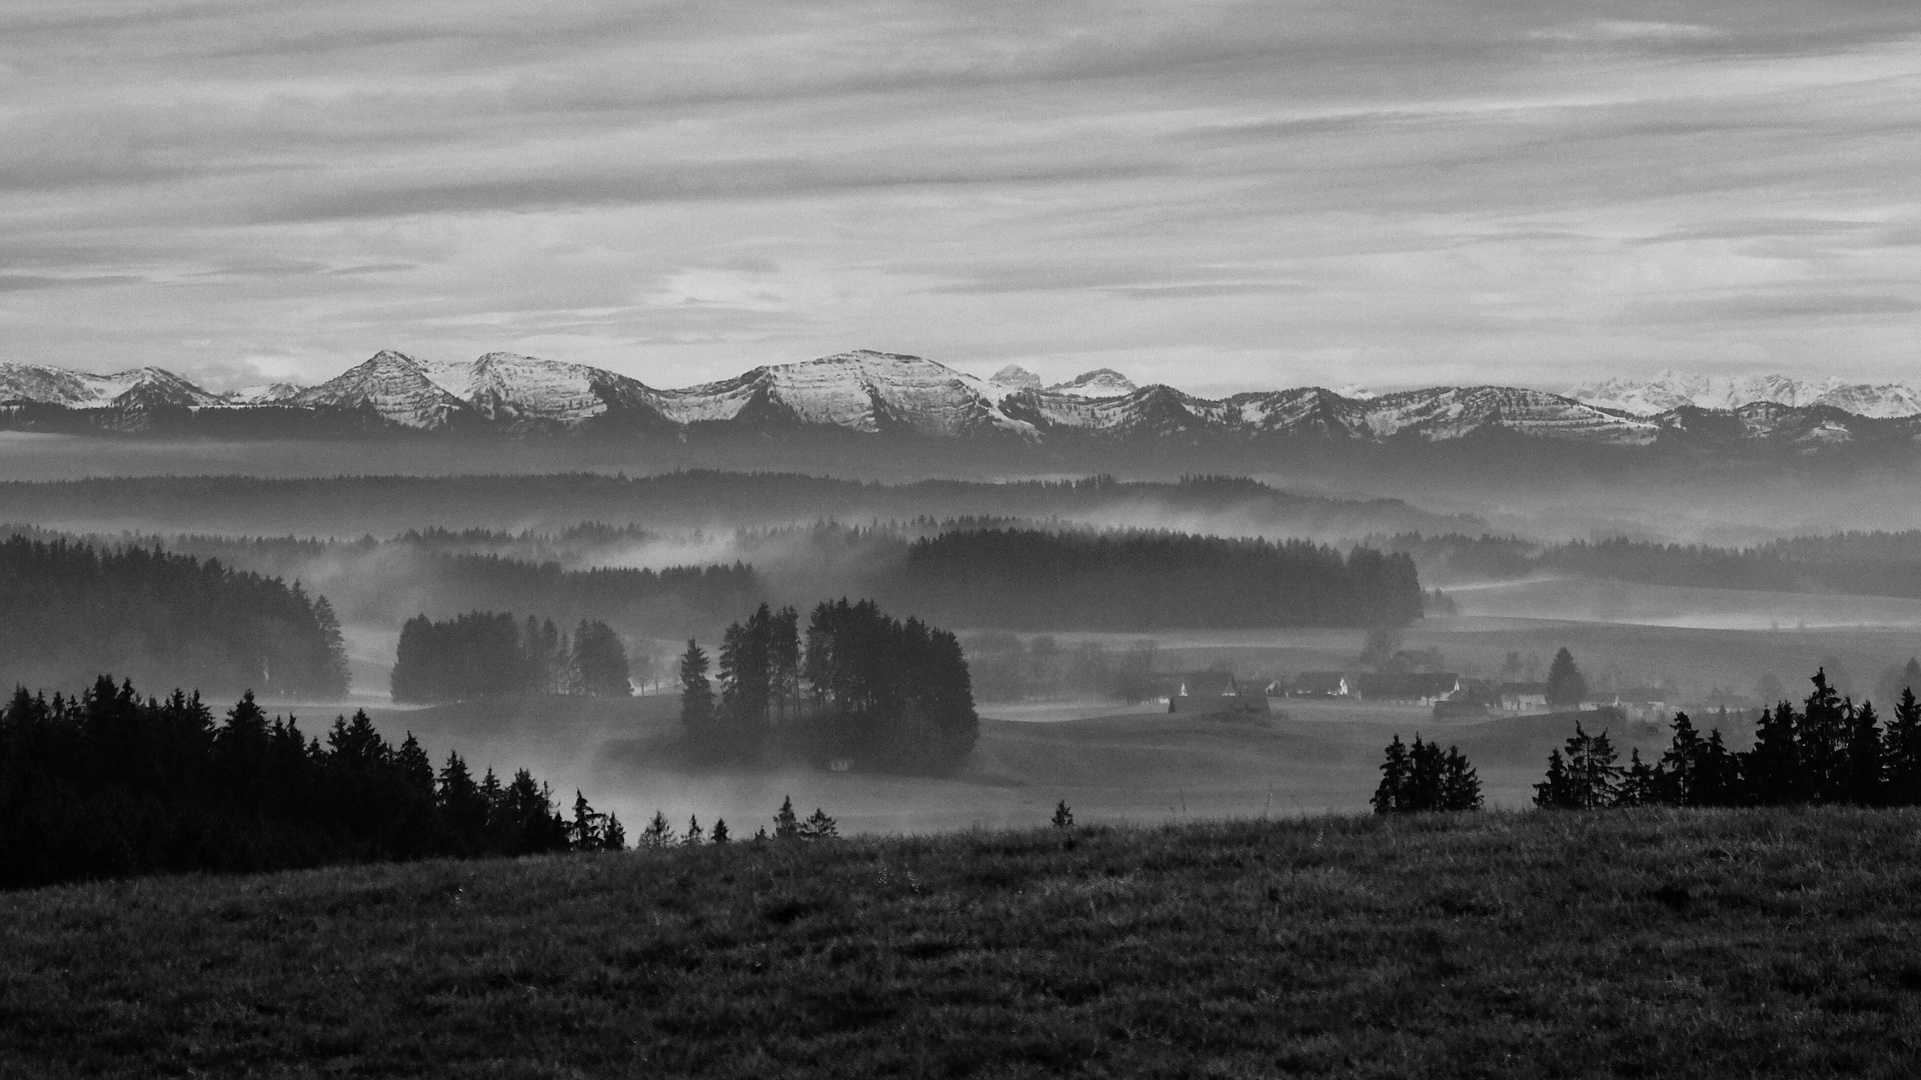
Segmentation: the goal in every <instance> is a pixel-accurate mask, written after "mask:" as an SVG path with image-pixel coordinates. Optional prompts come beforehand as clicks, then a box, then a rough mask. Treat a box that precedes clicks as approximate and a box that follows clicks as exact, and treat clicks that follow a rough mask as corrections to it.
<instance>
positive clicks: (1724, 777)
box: [1695, 727, 1748, 806]
mask: <svg viewBox="0 0 1921 1080" xmlns="http://www.w3.org/2000/svg"><path fill="white" fill-rule="evenodd" d="M1697 786H1698V788H1699V792H1700V793H1699V796H1698V798H1699V800H1700V801H1699V802H1697V803H1696V804H1695V805H1697V806H1740V805H1743V804H1744V803H1746V802H1747V801H1748V798H1747V796H1746V794H1745V787H1744V784H1743V781H1742V778H1741V759H1740V757H1739V756H1737V755H1736V754H1735V753H1734V752H1733V751H1731V750H1729V749H1728V746H1727V743H1725V742H1723V741H1722V739H1721V729H1720V728H1718V727H1717V728H1715V729H1713V730H1712V731H1709V732H1708V737H1707V741H1706V742H1704V743H1703V744H1702V745H1701V761H1700V765H1699V767H1698V776H1697Z"/></svg>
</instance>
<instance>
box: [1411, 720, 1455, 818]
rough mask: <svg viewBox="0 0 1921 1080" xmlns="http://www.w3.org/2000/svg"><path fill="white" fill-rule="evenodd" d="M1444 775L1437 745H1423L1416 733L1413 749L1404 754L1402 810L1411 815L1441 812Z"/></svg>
mask: <svg viewBox="0 0 1921 1080" xmlns="http://www.w3.org/2000/svg"><path fill="white" fill-rule="evenodd" d="M1444 772H1445V769H1444V765H1443V761H1442V756H1441V747H1440V745H1439V744H1438V743H1431V742H1425V741H1423V740H1422V739H1421V735H1420V733H1419V732H1416V733H1415V734H1414V745H1413V746H1411V747H1409V748H1408V752H1407V787H1406V788H1405V789H1404V790H1403V793H1402V806H1403V807H1404V808H1405V809H1407V810H1409V811H1412V812H1414V813H1429V812H1432V811H1435V810H1439V809H1441V785H1442V782H1443V774H1444Z"/></svg>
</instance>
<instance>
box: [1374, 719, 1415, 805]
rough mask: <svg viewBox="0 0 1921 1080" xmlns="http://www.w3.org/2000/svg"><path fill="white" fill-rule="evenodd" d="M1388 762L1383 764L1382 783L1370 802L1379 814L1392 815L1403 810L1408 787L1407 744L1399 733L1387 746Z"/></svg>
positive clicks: (1385, 761) (1375, 790) (1386, 755)
mask: <svg viewBox="0 0 1921 1080" xmlns="http://www.w3.org/2000/svg"><path fill="white" fill-rule="evenodd" d="M1385 757H1386V760H1384V761H1382V762H1381V783H1380V786H1379V787H1376V788H1375V789H1374V797H1373V798H1372V799H1370V800H1369V802H1370V803H1371V804H1372V805H1373V807H1374V812H1375V813H1377V814H1392V813H1396V812H1398V811H1400V810H1401V809H1402V806H1401V803H1402V802H1403V801H1404V799H1405V798H1406V792H1407V785H1408V760H1407V744H1405V743H1403V742H1401V736H1400V733H1399V732H1396V733H1395V735H1394V737H1393V739H1392V740H1390V741H1389V742H1388V744H1387V750H1386V752H1385Z"/></svg>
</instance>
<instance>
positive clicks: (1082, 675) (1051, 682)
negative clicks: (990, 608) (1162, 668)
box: [961, 630, 1159, 705]
mask: <svg viewBox="0 0 1921 1080" xmlns="http://www.w3.org/2000/svg"><path fill="white" fill-rule="evenodd" d="M961 645H962V647H963V648H964V650H965V651H966V654H967V668H968V672H969V673H970V675H971V677H972V679H973V685H974V696H975V698H976V699H978V700H980V701H1024V700H1028V699H1032V698H1104V699H1108V700H1113V701H1125V702H1127V703H1128V704H1130V705H1131V704H1134V703H1135V702H1140V701H1145V700H1147V699H1148V698H1150V697H1153V696H1154V694H1155V692H1156V689H1157V686H1156V683H1155V673H1154V672H1155V662H1156V658H1157V655H1158V652H1159V647H1158V646H1157V645H1156V644H1155V643H1154V642H1152V641H1137V642H1135V643H1134V644H1132V645H1129V646H1128V647H1127V648H1126V649H1124V650H1121V651H1119V652H1113V651H1110V650H1109V649H1108V648H1107V646H1106V645H1105V644H1103V643H1101V642H1098V641H1083V642H1081V643H1080V644H1078V645H1075V646H1074V647H1072V648H1062V647H1061V644H1060V642H1058V641H1056V640H1055V639H1054V637H1053V636H1052V635H1050V634H1036V635H1034V637H1033V638H1032V639H1030V640H1028V641H1025V642H1023V641H1022V640H1021V639H1020V637H1019V636H1018V635H1015V634H1011V633H1008V632H1006V631H1004V630H995V631H987V632H984V633H980V634H975V635H972V636H970V637H968V638H965V639H963V640H962V642H961Z"/></svg>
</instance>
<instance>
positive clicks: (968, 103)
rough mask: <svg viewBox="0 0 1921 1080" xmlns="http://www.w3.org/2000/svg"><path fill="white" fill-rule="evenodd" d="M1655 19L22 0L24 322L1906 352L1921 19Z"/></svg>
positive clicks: (287, 330)
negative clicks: (102, 311) (101, 312)
mask: <svg viewBox="0 0 1921 1080" xmlns="http://www.w3.org/2000/svg"><path fill="white" fill-rule="evenodd" d="M1653 10H1654V9H1650V8H1648V7H1647V5H1645V4H1643V3H1639V2H1636V0H1580V2H1578V3H1577V2H1576V0H1542V2H1540V3H1533V4H1526V5H1516V4H1513V3H1511V2H1508V0H1463V2H1461V3H1454V4H1444V5H1411V6H1410V5H1406V4H1401V3H1390V2H1388V0H1338V2H1337V0H1305V2H1303V3H1299V4H1293V5H1288V6H1287V7H1286V8H1285V9H1277V8H1276V7H1274V5H1272V4H1267V3H1258V2H1227V0H1221V2H1210V0H1197V2H1195V3H1192V4H1184V5H1178V6H1176V5H1157V4H1150V3H1144V2H1139V3H1135V2H1126V3H1122V4H1119V5H1116V4H1112V3H1098V4H1097V3H1093V2H1092V0H1063V2H1060V3H1052V4H1045V5H1036V4H1031V3H1018V2H1013V0H822V2H820V3H814V4H807V5H793V4H780V3H774V2H772V0H710V2H703V3H699V4H693V3H685V2H682V0H641V2H636V0H577V2H575V3H569V4H547V5H539V6H534V7H530V6H528V5H527V4H525V3H524V2H523V0H465V2H460V3H455V2H453V0H420V2H415V3H407V4H393V3H384V2H378V0H311V2H309V3H303V4H299V5H285V4H278V5H262V4H258V3H255V2H252V0H154V2H151V3H143V4H140V5H132V6H130V5H127V4H125V3H120V2H116V0H16V2H14V3H9V4H7V5H5V6H4V8H0V100H5V101H7V102H8V108H7V110H6V111H5V112H4V113H0V260H4V261H0V319H4V320H5V325H6V326H7V328H8V337H9V349H10V351H11V352H17V353H19V354H22V355H31V356H34V357H36V358H41V359H47V360H52V361H57V362H67V363H71V364H74V365H77V366H87V365H90V364H93V363H95V361H96V358H98V357H100V356H102V355H110V356H114V357H127V358H129V360H130V361H131V360H133V359H136V358H137V359H138V361H139V362H156V363H168V364H172V365H176V366H183V367H184V366H190V365H201V367H200V368H196V370H208V371H220V370H227V368H222V367H221V365H228V367H229V368H231V369H232V370H233V371H234V372H236V373H237V374H236V377H239V375H243V374H245V373H246V372H248V371H252V370H255V368H252V367H248V365H249V364H252V363H253V361H251V360H249V359H247V358H260V357H266V358H271V364H272V365H273V370H274V371H275V372H276V373H278V374H277V376H276V377H284V375H286V374H292V373H300V374H302V375H303V377H304V378H306V379H308V380H309V381H311V380H315V379H319V378H324V377H326V376H328V375H331V374H333V373H334V372H336V371H337V370H339V369H340V368H341V367H344V366H346V365H347V364H348V363H351V362H353V361H355V360H358V359H360V358H363V357H364V356H365V355H367V354H368V353H369V352H371V351H372V350H373V349H374V348H376V347H378V346H380V345H383V344H389V343H391V344H395V345H398V346H401V347H406V348H408V349H410V350H411V351H417V352H420V353H422V354H425V355H442V356H472V355H477V354H478V353H481V352H485V351H489V350H491V349H496V348H504V349H519V350H521V351H544V352H547V353H549V354H551V355H555V356H556V357H557V358H562V359H570V360H577V361H581V362H588V363H599V364H603V365H606V366H610V367H615V368H617V369H620V370H623V371H626V372H627V373H629V374H634V375H637V376H640V377H642V378H644V379H646V381H649V382H653V383H656V384H659V385H682V384H686V383H692V382H698V381H701V380H703V379H707V378H713V377H717V376H722V375H727V374H732V373H733V372H735V371H738V370H740V369H741V368H743V367H747V366H751V365H752V364H757V363H767V362H779V361H785V360H795V359H803V358H806V357H808V356H812V355H819V354H823V353H828V352H833V351H838V350H840V349H844V348H849V347H857V346H870V347H878V348H886V349H895V350H899V351H907V352H921V353H926V354H930V355H934V356H936V357H937V358H940V359H944V360H949V361H952V362H956V363H960V364H963V365H969V366H981V365H985V366H987V367H988V369H989V370H991V368H992V367H994V366H998V365H999V364H1000V363H1006V362H1021V363H1023V364H1025V365H1027V366H1030V367H1033V368H1035V369H1036V370H1039V371H1042V372H1043V373H1044V374H1045V375H1047V376H1048V377H1051V378H1059V377H1066V376H1069V375H1072V374H1074V373H1075V372H1077V371H1080V370H1084V369H1086V368H1088V367H1094V366H1103V365H1105V366H1115V367H1119V368H1122V369H1123V370H1128V371H1130V373H1134V374H1135V377H1136V378H1141V377H1143V375H1142V373H1147V374H1148V375H1149V376H1151V377H1161V378H1168V379H1171V380H1173V381H1185V382H1189V383H1194V384H1197V385H1199V384H1205V385H1209V386H1217V387H1219V386H1243V387H1251V386H1271V385H1275V384H1277V383H1283V382H1334V383H1345V382H1349V381H1352V380H1354V379H1357V378H1358V379H1364V380H1366V381H1367V382H1369V383H1372V384H1375V385H1406V384H1409V383H1416V382H1425V381H1443V380H1445V379H1448V378H1452V377H1455V376H1457V375H1461V376H1471V377H1472V378H1473V379H1474V380H1475V381H1519V382H1527V381H1531V382H1536V383H1540V384H1542V385H1561V384H1564V383H1566V382H1569V381H1572V379H1573V377H1574V373H1577V372H1579V373H1583V374H1584V373H1586V372H1587V371H1588V370H1590V369H1592V368H1593V367H1594V366H1596V365H1601V364H1608V365H1623V364H1633V365H1640V364H1644V363H1660V364H1666V363H1675V364H1678V365H1680V366H1688V365H1689V364H1692V363H1696V362H1698V363H1701V364H1712V365H1722V369H1723V370H1725V369H1726V368H1727V366H1730V365H1736V364H1751V365H1757V366H1766V367H1770V368H1784V369H1788V370H1796V369H1800V368H1808V367H1813V366H1817V365H1822V364H1831V363H1834V362H1835V361H1834V360H1833V358H1835V357H1846V358H1847V360H1846V362H1847V363H1849V364H1850V365H1854V368H1855V370H1853V371H1851V372H1850V373H1851V374H1855V375H1858V376H1860V377H1863V378H1869V377H1883V376H1887V375H1891V374H1901V373H1903V372H1905V370H1906V368H1907V367H1908V366H1909V365H1910V364H1911V356H1912V345H1911V341H1909V340H1907V339H1908V338H1911V334H1909V335H1907V336H1906V337H1904V336H1903V335H1902V334H1901V333H1899V332H1898V331H1899V325H1900V324H1901V323H1902V322H1903V320H1907V321H1908V322H1910V323H1911V318H1909V316H1911V314H1912V312H1909V311H1904V310H1903V309H1902V308H1901V306H1900V304H1901V303H1902V301H1901V298H1902V297H1904V296H1908V295H1913V293H1914V291H1915V290H1914V287H1915V283H1916V282H1917V281H1918V280H1921V244H1917V243H1916V242H1915V240H1914V237H1915V236H1916V230H1917V228H1918V226H1917V224H1916V217H1915V208H1914V200H1913V194H1912V192H1913V180H1912V176H1913V164H1914V162H1913V152H1912V150H1911V148H1910V144H1911V142H1912V139H1911V132H1912V130H1913V126H1914V121H1915V110H1914V104H1913V103H1914V101H1916V100H1917V91H1921V10H1917V9H1916V8H1915V7H1914V6H1913V5H1910V4H1895V3H1891V2H1888V0H1703V2H1701V3H1697V4H1691V5H1688V6H1687V9H1686V13H1685V15H1684V16H1680V15H1673V14H1671V13H1667V12H1666V11H1665V9H1663V10H1662V11H1660V12H1657V13H1655V14H1654V15H1650V14H1649V12H1650V11H1653ZM105 284H113V285H115V286H116V288H115V291H114V293H113V300H114V313H113V314H114V317H113V319H111V320H103V319H100V318H99V317H98V310H97V306H98V294H97V293H96V292H94V291H93V289H92V286H95V285H105ZM1744 305H1745V306H1744ZM260 370H264V369H260Z"/></svg>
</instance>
